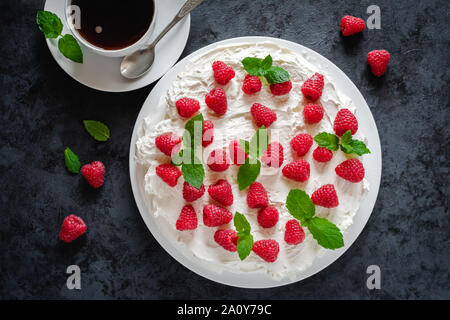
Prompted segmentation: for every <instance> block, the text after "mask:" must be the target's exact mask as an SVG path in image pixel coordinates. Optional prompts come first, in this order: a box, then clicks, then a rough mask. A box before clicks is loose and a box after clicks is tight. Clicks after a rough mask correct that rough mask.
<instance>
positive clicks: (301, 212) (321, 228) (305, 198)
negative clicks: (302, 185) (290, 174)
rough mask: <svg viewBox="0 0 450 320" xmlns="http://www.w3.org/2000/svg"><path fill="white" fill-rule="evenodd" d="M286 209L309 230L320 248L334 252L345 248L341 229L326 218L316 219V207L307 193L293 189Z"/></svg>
mask: <svg viewBox="0 0 450 320" xmlns="http://www.w3.org/2000/svg"><path fill="white" fill-rule="evenodd" d="M286 207H287V209H288V211H289V213H290V214H291V215H292V216H293V217H294V218H296V219H297V220H299V221H300V223H301V224H302V226H304V227H307V228H308V230H309V232H311V234H312V236H313V238H314V239H316V240H317V243H318V244H319V245H320V246H322V247H324V248H326V249H332V250H334V249H337V248H341V247H343V246H344V237H343V235H342V233H341V231H340V230H339V228H338V227H337V226H336V225H335V224H333V223H332V222H330V221H328V220H327V219H325V218H319V217H315V214H316V207H315V205H314V203H313V202H312V200H311V198H310V197H309V195H308V194H307V193H306V192H305V191H303V190H300V189H292V190H291V191H290V192H289V194H288V196H287V199H286Z"/></svg>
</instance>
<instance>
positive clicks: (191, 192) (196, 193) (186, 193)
mask: <svg viewBox="0 0 450 320" xmlns="http://www.w3.org/2000/svg"><path fill="white" fill-rule="evenodd" d="M204 193H205V186H204V185H203V184H202V185H201V187H200V189H197V188H196V187H193V186H191V185H190V184H189V183H187V182H186V181H185V182H184V183H183V199H184V200H186V201H187V202H193V201H195V200H197V199H199V198H201V197H202V196H203V194H204Z"/></svg>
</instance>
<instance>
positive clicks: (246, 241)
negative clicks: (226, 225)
mask: <svg viewBox="0 0 450 320" xmlns="http://www.w3.org/2000/svg"><path fill="white" fill-rule="evenodd" d="M233 222H234V227H235V228H236V231H237V232H238V233H237V236H238V241H237V251H238V254H239V258H240V259H241V260H244V259H245V258H247V257H248V255H249V254H250V252H252V248H253V236H252V235H251V233H250V232H251V227H250V223H249V222H248V221H247V219H246V218H245V216H244V215H243V214H241V213H239V212H237V211H236V213H235V214H234V219H233Z"/></svg>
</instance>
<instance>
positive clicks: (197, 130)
mask: <svg viewBox="0 0 450 320" xmlns="http://www.w3.org/2000/svg"><path fill="white" fill-rule="evenodd" d="M204 123H205V120H204V118H203V115H202V114H201V113H200V114H198V115H196V116H195V117H192V118H191V119H189V121H188V122H186V125H185V126H184V128H185V129H186V131H185V134H186V132H187V133H188V135H187V136H186V137H185V135H183V144H184V146H186V147H192V148H195V147H198V146H199V145H201V144H202V140H203V127H204Z"/></svg>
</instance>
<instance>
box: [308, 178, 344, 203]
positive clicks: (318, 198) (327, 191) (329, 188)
mask: <svg viewBox="0 0 450 320" xmlns="http://www.w3.org/2000/svg"><path fill="white" fill-rule="evenodd" d="M311 200H312V202H314V204H315V205H318V206H321V207H325V208H334V207H337V206H338V205H339V199H338V196H337V194H336V189H335V188H334V185H332V184H326V185H324V186H322V187H320V188H319V189H317V190H316V191H314V192H313V194H312V195H311Z"/></svg>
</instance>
